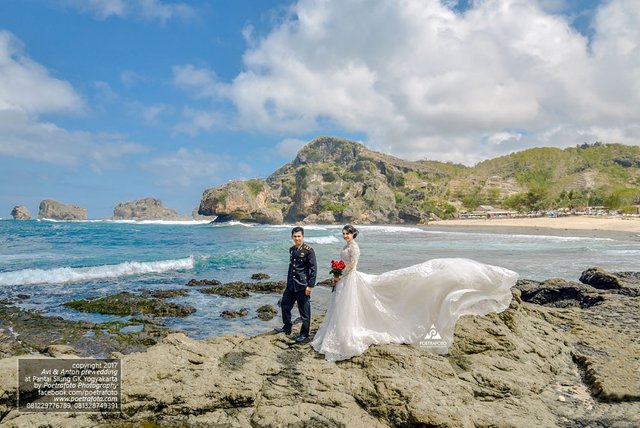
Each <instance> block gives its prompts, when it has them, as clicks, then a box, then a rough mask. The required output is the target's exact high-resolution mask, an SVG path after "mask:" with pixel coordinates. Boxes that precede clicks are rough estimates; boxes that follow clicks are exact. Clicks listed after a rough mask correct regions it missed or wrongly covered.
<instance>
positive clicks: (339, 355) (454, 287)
mask: <svg viewBox="0 0 640 428" xmlns="http://www.w3.org/2000/svg"><path fill="white" fill-rule="evenodd" d="M356 236H358V231H357V230H356V228H354V227H353V226H351V225H346V226H345V227H344V228H343V229H342V237H343V238H344V240H345V241H346V242H347V243H346V245H345V246H344V247H343V248H342V251H341V253H340V256H341V259H342V261H343V262H344V263H345V265H346V267H345V268H344V270H343V271H342V274H341V276H340V277H339V280H338V281H337V283H336V280H335V279H334V280H333V284H334V285H335V293H332V294H331V299H330V301H329V304H328V308H327V313H326V315H325V318H324V321H323V322H322V325H321V326H320V328H319V329H318V331H317V333H316V335H315V336H314V338H313V341H312V342H311V346H312V347H313V349H315V350H316V351H317V352H319V353H321V354H324V356H325V358H326V359H327V360H329V361H338V360H345V359H348V358H351V357H353V356H356V355H360V354H362V353H363V352H365V351H366V350H367V348H368V347H369V346H370V345H372V344H383V343H406V344H412V345H414V346H418V347H420V348H422V349H425V350H427V351H431V352H434V353H437V354H446V353H447V352H448V348H449V346H450V345H451V344H452V343H453V332H454V328H455V325H456V322H457V321H458V318H459V317H460V316H461V315H486V314H488V313H489V312H502V311H503V310H505V309H506V308H508V307H509V304H510V302H511V287H512V286H513V285H514V284H515V283H516V280H517V279H518V274H517V273H515V272H513V271H511V270H508V269H505V268H502V267H498V266H492V265H488V264H484V263H480V262H477V261H474V260H470V259H462V258H446V259H432V260H429V261H426V262H423V263H420V264H417V265H413V266H409V267H406V268H403V269H398V270H393V271H389V272H385V273H383V274H381V275H371V274H367V273H364V272H359V271H358V270H357V266H358V259H359V258H360V248H359V247H358V243H357V242H356V241H355V238H356Z"/></svg>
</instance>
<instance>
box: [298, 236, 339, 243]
mask: <svg viewBox="0 0 640 428" xmlns="http://www.w3.org/2000/svg"><path fill="white" fill-rule="evenodd" d="M304 242H308V243H310V244H333V243H334V242H340V241H339V240H338V238H336V237H335V236H310V237H305V238H304Z"/></svg>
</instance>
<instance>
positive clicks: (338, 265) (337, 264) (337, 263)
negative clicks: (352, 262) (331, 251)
mask: <svg viewBox="0 0 640 428" xmlns="http://www.w3.org/2000/svg"><path fill="white" fill-rule="evenodd" d="M345 267H346V265H345V264H344V262H343V261H342V260H331V270H330V271H329V273H330V274H331V275H333V277H334V278H338V277H339V276H340V275H342V270H343V269H344V268H345ZM335 288H336V286H335V284H334V285H333V287H332V288H331V292H332V293H333V292H334V290H335Z"/></svg>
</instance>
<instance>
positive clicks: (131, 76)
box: [120, 70, 145, 86]
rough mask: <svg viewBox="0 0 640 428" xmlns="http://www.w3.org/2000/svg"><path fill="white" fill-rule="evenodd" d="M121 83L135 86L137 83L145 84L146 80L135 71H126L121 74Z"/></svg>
mask: <svg viewBox="0 0 640 428" xmlns="http://www.w3.org/2000/svg"><path fill="white" fill-rule="evenodd" d="M120 81H121V82H122V83H123V84H125V85H126V86H133V85H135V84H136V83H139V82H144V81H145V78H144V76H142V75H141V74H139V73H136V72H135V71H133V70H125V71H123V72H122V73H120Z"/></svg>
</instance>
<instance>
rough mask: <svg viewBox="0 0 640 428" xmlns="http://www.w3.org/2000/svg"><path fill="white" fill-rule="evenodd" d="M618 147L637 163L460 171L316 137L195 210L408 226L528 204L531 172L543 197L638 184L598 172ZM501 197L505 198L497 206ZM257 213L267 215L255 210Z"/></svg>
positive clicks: (528, 160)
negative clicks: (261, 175)
mask: <svg viewBox="0 0 640 428" xmlns="http://www.w3.org/2000/svg"><path fill="white" fill-rule="evenodd" d="M623 153H625V154H624V158H625V159H627V158H628V159H637V158H638V156H640V148H638V147H635V146H633V147H631V146H623V145H616V144H611V145H609V144H607V145H593V146H587V147H580V148H567V149H564V150H561V149H555V148H553V149H552V148H548V147H546V148H537V149H530V150H526V151H523V152H518V153H513V154H511V155H508V156H502V157H499V158H496V159H491V160H487V161H484V162H480V163H478V164H476V165H475V166H473V167H465V166H464V165H459V164H453V163H443V162H437V161H427V160H420V161H407V160H403V159H399V158H396V157H394V156H390V155H386V154H384V153H379V152H375V151H373V150H369V149H368V148H366V147H365V146H364V145H362V144H360V143H357V142H355V141H350V140H345V139H340V138H335V137H318V138H316V139H314V140H313V141H310V142H309V143H307V144H306V145H305V146H304V147H303V148H302V149H301V150H300V151H299V152H298V153H297V155H296V157H295V158H294V159H293V160H292V161H291V162H289V163H287V164H285V165H283V166H282V167H281V168H279V169H278V170H276V171H274V172H273V173H272V174H271V175H270V176H269V177H267V178H266V179H265V180H262V179H252V180H246V181H234V182H231V183H227V184H224V185H221V186H218V187H215V188H212V189H208V190H206V191H205V192H204V194H203V196H202V199H201V203H200V208H199V213H200V214H206V215H218V218H217V219H216V221H229V220H241V221H255V222H259V223H276V222H279V221H280V214H282V216H283V220H284V221H285V222H287V223H294V222H303V223H306V224H310V223H345V222H354V223H358V224H367V223H373V224H375V223H378V224H388V223H414V224H415V223H426V222H427V221H428V220H429V219H445V218H453V217H456V216H457V215H458V214H459V213H460V212H462V211H463V210H472V209H473V206H476V207H477V206H478V205H484V204H488V205H494V206H496V207H500V206H502V208H505V209H506V208H507V207H512V208H514V209H515V208H516V207H518V208H522V209H525V208H527V210H528V209H532V207H530V206H528V205H527V204H526V203H524V202H523V201H525V200H526V199H527V196H526V195H527V194H528V192H529V191H532V190H535V189H534V185H536V184H535V183H536V181H535V180H533V177H534V176H537V174H548V173H550V174H551V176H552V177H553V179H552V180H549V182H548V183H547V184H545V186H548V189H547V188H545V191H548V193H549V195H550V196H554V197H560V195H565V196H566V197H569V198H572V197H574V196H576V195H578V194H580V193H582V191H584V190H586V189H588V188H591V189H596V188H599V189H611V188H617V187H620V188H626V187H628V185H629V183H633V182H634V180H635V181H637V180H640V167H638V166H637V163H635V162H623V163H621V164H619V165H624V168H625V177H627V178H625V179H624V180H621V178H620V177H617V176H615V175H613V174H610V173H609V172H608V171H609V169H610V165H609V164H610V163H611V156H616V157H619V158H620V156H621V155H622V154H623ZM613 154H615V155H613ZM586 177H596V178H597V180H594V179H587V178H586ZM511 196H514V197H515V198H511V200H510V201H509V202H508V203H506V204H505V202H506V201H505V200H506V198H508V197H511ZM516 196H517V197H516ZM563 197H564V196H563ZM518 201H520V202H522V203H520V202H518ZM514 204H515V205H514ZM523 204H524V205H523ZM264 209H269V210H272V211H270V212H269V211H268V212H267V213H266V214H272V215H265V212H264V211H262V210H264ZM274 216H275V217H274Z"/></svg>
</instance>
